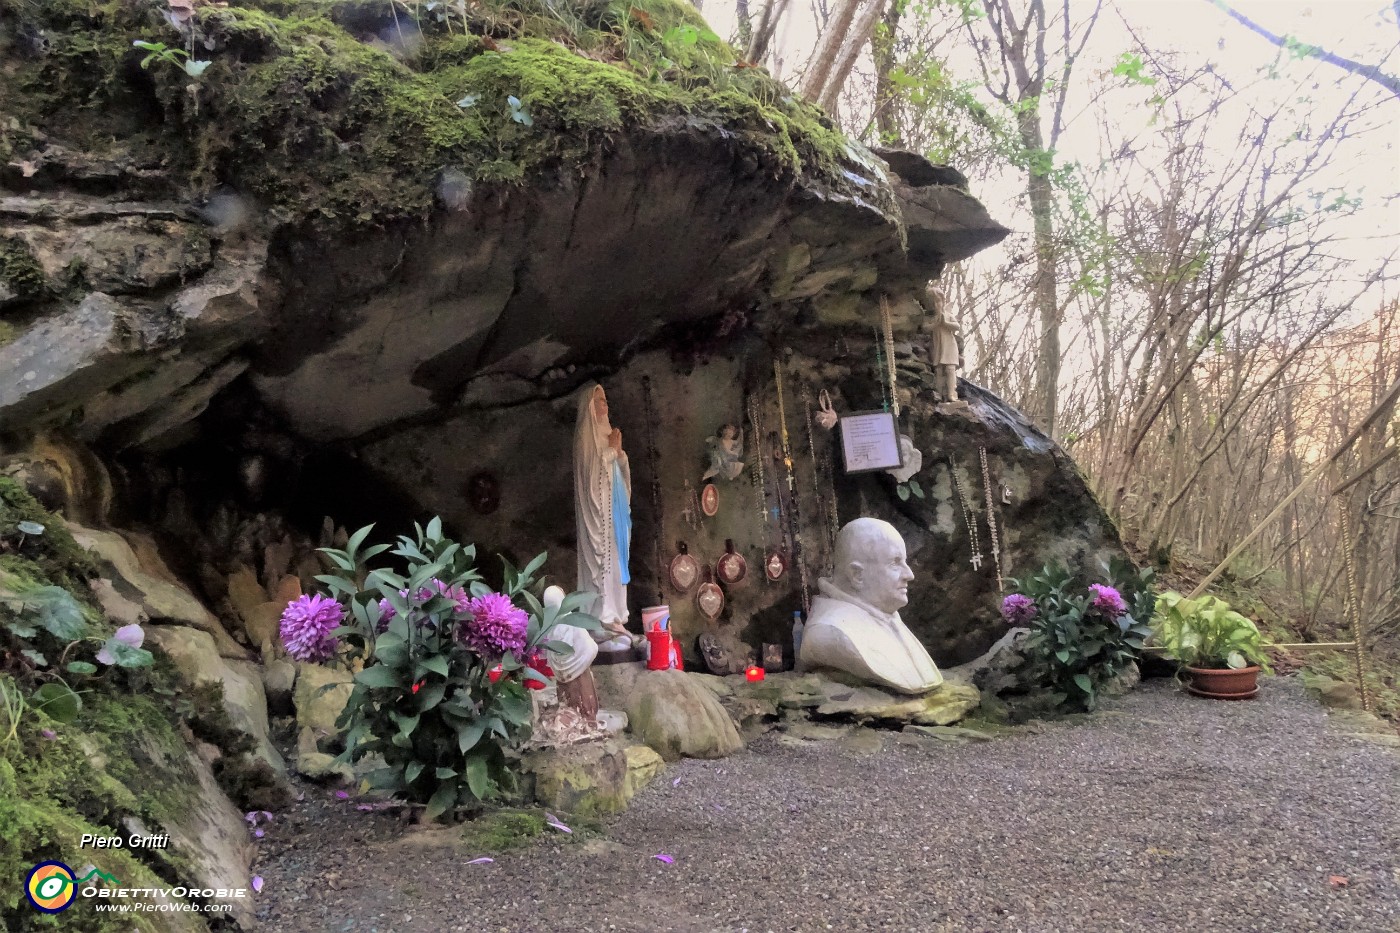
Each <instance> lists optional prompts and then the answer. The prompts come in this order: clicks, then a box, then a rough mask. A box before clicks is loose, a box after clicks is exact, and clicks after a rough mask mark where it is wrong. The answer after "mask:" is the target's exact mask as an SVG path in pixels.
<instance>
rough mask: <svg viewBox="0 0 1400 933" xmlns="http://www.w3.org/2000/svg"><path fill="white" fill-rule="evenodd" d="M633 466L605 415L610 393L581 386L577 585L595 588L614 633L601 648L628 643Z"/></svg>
mask: <svg viewBox="0 0 1400 933" xmlns="http://www.w3.org/2000/svg"><path fill="white" fill-rule="evenodd" d="M631 500H632V470H631V467H630V466H629V465H628V463H627V454H626V453H624V452H623V450H622V432H621V431H619V430H618V429H617V428H614V427H613V426H612V424H611V423H610V422H609V421H608V397H607V395H606V394H604V392H603V387H602V386H600V385H598V384H597V383H596V382H594V383H590V384H589V385H588V386H585V387H584V390H583V394H582V396H581V397H580V399H579V405H578V421H577V423H576V425H575V428H574V518H575V521H576V522H577V525H578V588H579V589H580V590H592V591H593V592H595V593H597V594H598V601H597V602H596V603H595V604H594V606H593V614H594V615H596V616H597V617H598V619H599V621H601V622H602V623H603V625H604V627H605V628H607V629H608V630H610V631H611V632H612V633H614V634H615V635H616V636H617V637H615V638H612V639H611V640H610V641H607V642H604V643H603V644H602V645H601V650H603V651H618V650H624V649H627V648H630V647H631V646H632V641H631V637H630V636H629V635H628V634H627V630H626V628H625V625H626V623H627V584H628V583H629V582H630V581H631V575H630V574H629V573H628V571H627V560H628V553H629V551H630V550H631V544H632V505H631Z"/></svg>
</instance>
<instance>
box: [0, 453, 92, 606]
mask: <svg viewBox="0 0 1400 933" xmlns="http://www.w3.org/2000/svg"><path fill="white" fill-rule="evenodd" d="M20 522H37V523H38V524H40V525H43V526H44V533H43V534H42V535H38V536H33V535H30V536H25V538H24V541H23V543H22V544H21V543H20V534H19V530H18V526H19V523H20ZM0 539H3V542H4V543H3V544H0V570H5V571H7V572H10V573H13V574H17V575H19V576H21V577H24V578H26V579H27V580H29V581H30V582H32V583H33V584H34V585H36V586H47V585H50V584H54V585H57V586H62V587H64V588H65V589H68V590H69V591H70V592H72V594H73V596H74V598H76V599H77V600H78V601H79V602H80V603H83V602H85V603H87V604H88V605H91V601H90V600H89V597H88V588H87V585H86V583H87V581H88V580H90V579H92V578H93V577H95V576H96V575H97V567H96V565H95V564H93V562H92V558H91V557H89V556H88V554H87V552H86V551H84V550H83V549H82V548H80V547H78V542H76V541H74V540H73V535H72V534H70V533H69V531H68V528H67V527H66V526H65V525H64V524H63V520H62V519H60V518H59V517H58V516H57V515H54V514H53V513H52V512H49V511H48V510H46V509H45V508H44V507H43V506H42V505H40V504H39V502H38V500H36V499H35V498H34V497H33V496H31V495H30V494H29V493H28V492H26V491H25V489H24V487H23V486H21V485H20V484H19V483H17V482H15V481H14V480H13V479H10V478H9V477H5V476H0Z"/></svg>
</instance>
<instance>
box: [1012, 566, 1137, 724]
mask: <svg viewBox="0 0 1400 933" xmlns="http://www.w3.org/2000/svg"><path fill="white" fill-rule="evenodd" d="M1115 571H1116V575H1115V582H1118V583H1119V585H1120V586H1122V587H1123V588H1124V589H1125V590H1126V591H1127V592H1128V593H1129V599H1126V600H1125V599H1124V598H1123V595H1122V594H1121V593H1120V592H1119V591H1118V589H1117V588H1116V587H1113V586H1105V585H1103V584H1098V583H1093V584H1089V585H1088V586H1087V587H1086V586H1084V585H1083V583H1082V582H1081V581H1078V580H1076V579H1075V577H1074V576H1073V575H1072V574H1070V573H1069V571H1068V570H1066V569H1064V568H1063V567H1049V566H1047V567H1045V568H1044V569H1043V570H1041V571H1040V573H1038V574H1034V575H1032V576H1031V577H1029V578H1027V579H1025V580H1012V581H1011V586H1012V588H1013V589H1014V590H1015V591H1016V592H1014V593H1013V594H1011V595H1010V596H1007V597H1006V598H1005V599H1004V600H1002V607H1001V612H1002V617H1003V618H1005V619H1006V621H1007V622H1008V623H1010V624H1012V625H1024V626H1027V627H1028V628H1029V629H1030V635H1029V636H1028V637H1027V638H1026V641H1025V643H1024V645H1023V646H1022V651H1023V653H1024V659H1023V661H1022V664H1021V666H1020V669H1019V670H1018V671H1017V673H1018V675H1019V676H1020V677H1021V679H1022V680H1023V681H1025V682H1027V683H1030V684H1032V685H1034V686H1036V687H1040V688H1044V689H1047V690H1049V691H1050V692H1051V694H1052V695H1054V696H1055V697H1056V698H1057V700H1058V701H1059V703H1061V704H1062V705H1064V706H1067V707H1069V708H1071V709H1077V710H1091V709H1093V708H1094V705H1095V703H1096V702H1097V698H1098V691H1099V689H1100V688H1101V687H1102V686H1103V684H1104V683H1106V682H1108V681H1110V680H1112V679H1113V678H1115V677H1117V676H1118V675H1119V674H1120V673H1122V672H1123V671H1124V670H1125V669H1127V667H1128V666H1129V665H1130V664H1132V663H1133V662H1134V661H1136V660H1137V659H1138V658H1139V657H1141V655H1142V646H1143V643H1144V641H1145V640H1146V638H1147V636H1148V634H1149V633H1150V631H1151V630H1150V629H1149V628H1148V625H1147V622H1148V616H1149V614H1150V611H1151V610H1150V607H1151V600H1150V594H1151V584H1152V573H1151V571H1150V570H1148V571H1137V570H1136V569H1134V568H1132V567H1131V566H1130V565H1127V564H1126V563H1124V564H1119V565H1117V566H1112V565H1111V566H1110V573H1114V572H1115ZM1127 571H1131V573H1128V572H1127ZM1144 594H1146V595H1144Z"/></svg>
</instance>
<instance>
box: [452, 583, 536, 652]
mask: <svg viewBox="0 0 1400 933" xmlns="http://www.w3.org/2000/svg"><path fill="white" fill-rule="evenodd" d="M467 611H468V612H469V613H471V617H470V618H469V619H467V620H466V621H465V622H464V623H463V624H462V625H460V626H458V628H457V639H458V641H460V642H462V644H464V645H466V646H467V647H468V648H470V649H471V650H472V651H475V652H476V653H477V654H479V655H481V656H482V657H485V658H499V657H500V656H501V655H503V654H505V653H506V652H507V651H520V650H521V649H523V648H524V647H525V631H526V629H527V628H528V627H529V625H530V617H529V616H528V615H526V614H525V610H523V609H517V608H516V607H515V605H514V604H513V603H511V601H510V597H509V596H506V595H504V594H501V593H486V594H484V595H482V596H477V597H475V598H473V599H472V600H470V601H469V602H468V603H467Z"/></svg>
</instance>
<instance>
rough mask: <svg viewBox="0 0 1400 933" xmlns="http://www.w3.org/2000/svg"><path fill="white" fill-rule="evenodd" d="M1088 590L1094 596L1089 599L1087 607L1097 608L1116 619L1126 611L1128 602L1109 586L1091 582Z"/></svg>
mask: <svg viewBox="0 0 1400 933" xmlns="http://www.w3.org/2000/svg"><path fill="white" fill-rule="evenodd" d="M1089 592H1091V593H1093V594H1094V598H1093V599H1092V600H1090V601H1089V608H1090V609H1097V610H1098V611H1099V612H1101V613H1103V614H1104V615H1106V616H1108V617H1109V618H1110V619H1117V618H1118V617H1119V616H1121V615H1122V614H1123V613H1125V612H1127V611H1128V604H1127V603H1125V602H1123V597H1122V596H1120V595H1118V591H1117V590H1115V589H1114V588H1113V587H1111V586H1104V585H1102V584H1100V583H1091V584H1089Z"/></svg>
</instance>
